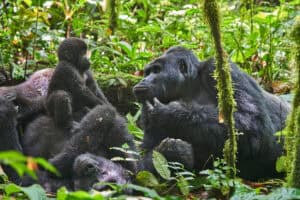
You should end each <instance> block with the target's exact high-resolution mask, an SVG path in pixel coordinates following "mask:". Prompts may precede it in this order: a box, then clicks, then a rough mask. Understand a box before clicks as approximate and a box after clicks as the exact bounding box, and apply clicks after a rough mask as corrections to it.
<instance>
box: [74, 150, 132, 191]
mask: <svg viewBox="0 0 300 200" xmlns="http://www.w3.org/2000/svg"><path fill="white" fill-rule="evenodd" d="M73 171H74V177H73V178H74V189H75V190H80V189H81V190H90V189H95V190H103V189H104V188H105V186H104V185H97V183H99V182H110V183H118V184H125V183H127V182H128V180H129V176H128V174H127V172H126V171H125V170H124V169H123V168H122V167H121V166H120V165H118V164H116V163H113V162H112V161H110V160H108V159H105V158H103V157H101V156H96V155H94V154H89V153H86V154H82V155H80V156H78V157H77V158H76V160H75V162H74V165H73Z"/></svg>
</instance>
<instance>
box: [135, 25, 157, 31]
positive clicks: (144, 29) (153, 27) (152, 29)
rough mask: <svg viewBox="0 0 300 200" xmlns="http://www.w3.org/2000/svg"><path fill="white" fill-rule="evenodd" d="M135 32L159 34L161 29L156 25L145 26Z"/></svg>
mask: <svg viewBox="0 0 300 200" xmlns="http://www.w3.org/2000/svg"><path fill="white" fill-rule="evenodd" d="M136 31H137V32H152V33H159V32H161V28H160V27H159V26H157V25H147V26H144V27H141V28H138V29H137V30H136Z"/></svg>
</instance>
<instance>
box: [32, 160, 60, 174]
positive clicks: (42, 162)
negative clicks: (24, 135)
mask: <svg viewBox="0 0 300 200" xmlns="http://www.w3.org/2000/svg"><path fill="white" fill-rule="evenodd" d="M34 161H35V162H37V163H38V164H39V165H41V166H42V167H43V168H45V169H46V170H48V171H50V172H52V173H54V174H56V175H57V176H60V174H59V172H58V171H57V170H56V168H55V167H54V166H53V165H51V164H50V163H48V162H47V161H46V160H45V159H44V158H34Z"/></svg>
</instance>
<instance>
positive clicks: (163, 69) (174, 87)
mask: <svg viewBox="0 0 300 200" xmlns="http://www.w3.org/2000/svg"><path fill="white" fill-rule="evenodd" d="M195 66H200V62H199V61H198V59H197V58H196V56H195V55H194V54H193V52H192V51H190V50H187V49H185V48H183V47H172V48H170V49H169V50H168V51H167V52H166V53H164V55H162V56H161V57H159V58H157V59H155V60H154V61H153V62H151V63H150V64H149V65H148V66H146V67H145V71H144V74H145V77H144V79H143V80H142V81H141V82H140V83H139V84H137V85H136V86H135V87H134V88H133V92H134V95H135V96H136V98H137V99H138V101H140V102H144V101H145V100H150V101H152V100H153V98H154V97H156V98H158V99H159V100H160V101H162V102H165V103H166V102H170V101H172V100H176V99H178V98H180V97H182V96H188V94H185V93H186V92H187V93H188V92H192V91H191V90H190V89H189V90H187V88H190V85H191V83H195V79H197V75H198V68H197V67H195Z"/></svg>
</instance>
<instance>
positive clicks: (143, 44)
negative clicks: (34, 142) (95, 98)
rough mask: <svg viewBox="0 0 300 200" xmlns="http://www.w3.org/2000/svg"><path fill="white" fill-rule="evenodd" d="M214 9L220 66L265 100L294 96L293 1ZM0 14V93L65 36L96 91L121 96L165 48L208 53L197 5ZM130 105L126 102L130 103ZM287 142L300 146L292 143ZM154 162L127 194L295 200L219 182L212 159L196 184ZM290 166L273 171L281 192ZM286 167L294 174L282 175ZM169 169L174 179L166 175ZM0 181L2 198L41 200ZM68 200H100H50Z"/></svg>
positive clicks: (40, 2)
mask: <svg viewBox="0 0 300 200" xmlns="http://www.w3.org/2000/svg"><path fill="white" fill-rule="evenodd" d="M219 3H221V6H220V8H221V15H222V18H221V23H220V25H221V29H220V32H221V33H222V42H223V48H224V51H226V52H227V54H228V57H230V58H231V60H232V61H234V62H236V63H238V64H239V66H240V67H241V68H242V69H243V70H244V71H246V72H247V73H249V74H250V75H252V76H253V77H254V78H255V79H256V80H257V81H258V82H259V83H261V85H262V86H263V87H264V88H265V89H267V90H268V91H271V92H273V93H282V94H286V93H289V92H290V90H291V88H292V87H293V86H295V88H296V90H297V94H298V95H299V77H298V81H297V84H295V83H296V81H295V79H296V77H295V76H293V75H294V74H295V72H297V73H299V34H297V33H299V30H298V32H297V29H296V28H295V30H294V32H293V34H292V36H293V37H290V32H291V29H292V28H291V27H292V26H293V24H294V23H295V21H297V20H296V18H297V16H298V15H299V13H300V3H299V0H291V1H285V0H281V1H260V0H257V1H250V0H243V1H226V0H224V1H221V2H219ZM0 9H1V15H0V26H1V29H0V41H1V42H0V49H1V51H0V84H1V85H4V84H15V83H18V82H20V81H22V80H24V79H25V78H26V77H27V76H28V75H29V74H30V73H32V72H33V71H36V70H38V69H41V68H46V67H54V66H55V64H56V63H57V57H56V49H57V47H58V44H59V42H61V41H62V40H63V38H65V37H69V36H76V37H83V38H85V39H86V42H87V43H88V45H89V49H90V51H91V52H90V53H91V62H92V68H93V71H94V72H95V73H96V76H97V77H98V79H99V82H100V83H101V86H103V87H105V88H109V90H112V91H114V92H115V91H116V90H115V89H116V88H117V91H119V90H120V89H124V88H126V89H127V91H131V86H132V85H133V84H134V83H136V82H137V80H139V78H138V77H139V76H141V75H142V71H141V70H142V69H143V67H144V65H145V64H146V63H148V62H149V61H151V60H152V59H153V58H155V57H157V56H158V55H160V54H161V53H162V52H163V51H164V50H165V49H167V48H169V47H170V46H173V45H183V46H186V47H188V48H190V49H192V50H193V51H194V52H196V54H197V56H198V57H199V59H205V58H208V57H211V56H214V54H215V53H214V52H215V46H214V40H213V37H212V35H211V34H210V33H211V31H210V28H209V26H208V24H207V21H209V20H207V18H206V17H205V14H204V11H203V4H202V3H199V2H198V1H194V0H188V1H178V0H163V1H157V0H128V1H127V0H119V1H115V0H111V1H106V0H103V1H93V0H79V1H71V0H69V1H68V0H64V1H57V0H54V1H44V0H25V1H10V0H9V1H2V2H1V3H0ZM298 18H299V16H298ZM298 21H299V20H298ZM293 41H295V43H294V42H293ZM297 62H298V63H297ZM297 67H298V68H297ZM132 75H134V76H132ZM298 76H299V75H298ZM291 77H292V78H291ZM104 90H105V89H104ZM107 95H110V94H109V93H107ZM298 95H296V97H295V98H294V103H293V104H294V105H295V106H294V107H295V108H294V111H293V114H292V115H291V116H290V119H289V120H290V124H292V125H293V129H292V128H289V127H287V130H286V131H285V132H287V134H295V133H297V131H298V132H299V114H300V111H299V96H298ZM129 96H130V95H129ZM289 98H290V97H289ZM132 101H133V99H130V103H133V102H132ZM125 111H128V110H126V109H125ZM138 115H139V112H138V113H137V114H136V115H135V116H132V115H131V114H128V115H127V119H128V122H129V130H130V131H131V133H132V134H134V135H135V136H136V138H137V141H139V140H140V139H141V137H142V136H143V133H142V131H141V130H140V129H139V128H138V127H137V126H136V125H135V122H136V121H137V118H138ZM291 132H292V133H291ZM294 136H295V135H294ZM295 137H296V138H298V140H299V136H295ZM293 142H294V141H293ZM298 143H299V141H295V142H294V143H293V145H292V146H295V147H297V149H298V151H299V144H298ZM291 151H292V152H290V154H293V155H294V154H295V151H294V150H291ZM298 151H297V150H296V152H298ZM296 155H298V154H296ZM288 156H289V155H288ZM298 157H299V156H298ZM11 158H15V159H11ZM155 158H156V159H155V162H156V163H157V164H156V165H155V166H156V169H157V171H158V172H159V174H160V176H161V177H155V176H154V175H152V174H151V173H148V172H142V173H139V174H138V175H137V182H138V183H139V185H142V186H143V187H142V186H138V185H129V186H127V187H130V188H132V189H133V190H137V191H140V192H141V194H144V195H145V196H148V197H151V198H153V199H184V198H190V199H198V198H207V197H210V196H213V197H216V198H218V199H227V198H229V196H231V198H232V199H275V198H282V199H300V189H293V188H286V187H281V186H283V185H284V183H285V180H269V181H266V182H261V183H249V182H246V184H245V183H243V181H242V180H240V179H236V178H231V177H230V176H227V175H228V173H229V172H231V170H232V168H230V167H228V166H227V165H226V163H225V162H224V161H223V160H216V161H215V163H214V169H211V170H205V171H202V172H200V175H201V176H198V175H199V172H189V171H187V170H185V169H184V168H183V166H182V165H180V164H179V163H167V161H166V160H165V159H164V158H163V157H162V156H161V155H160V154H159V153H157V155H156V156H155ZM298 159H299V158H297V156H290V158H289V157H288V158H282V159H281V162H279V164H278V168H288V172H289V174H290V176H291V177H292V178H289V179H288V186H292V187H299V179H298V178H297V177H299V172H298V173H295V166H296V165H297V163H298V164H299V160H298ZM0 160H1V161H2V162H5V163H10V164H11V165H12V166H14V168H15V169H16V170H17V171H18V172H19V173H20V174H23V173H29V174H31V175H33V176H34V173H33V171H34V170H35V169H36V164H35V163H38V164H40V165H43V166H44V167H46V168H49V169H50V170H53V171H54V169H52V168H51V167H50V166H48V165H47V164H46V163H44V161H42V160H34V159H32V158H25V157H22V155H19V154H13V153H11V152H10V153H6V154H0ZM282 160H284V161H282ZM287 161H289V163H295V165H294V166H288V167H286V166H284V167H283V165H284V163H285V162H287ZM298 167H299V166H298ZM170 169H176V170H177V172H176V173H175V174H171V173H170ZM296 169H299V168H296ZM290 171H292V173H291V172H290ZM296 171H297V170H296ZM2 179H3V181H2V182H3V183H4V184H1V185H0V190H1V191H2V195H3V197H7V198H9V196H11V195H15V196H17V197H18V198H27V197H28V198H31V199H41V198H43V199H45V198H46V194H45V192H44V191H43V189H42V188H41V187H40V186H38V185H34V186H32V187H29V188H23V187H19V186H16V185H13V184H10V183H8V182H7V180H6V178H5V177H3V178H2ZM0 180H1V179H0ZM297 180H298V182H297ZM263 181H265V180H263ZM111 187H112V188H113V192H114V193H118V192H120V191H122V189H123V187H125V186H119V185H111ZM232 188H234V190H232ZM170 195H172V196H170ZM0 198H2V196H1V194H0ZM75 198H77V199H105V197H103V196H102V195H101V194H99V193H97V192H95V191H93V192H92V193H85V192H74V193H69V192H68V191H67V190H66V189H64V188H62V189H60V190H59V191H58V192H57V199H75ZM118 198H123V197H118Z"/></svg>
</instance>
